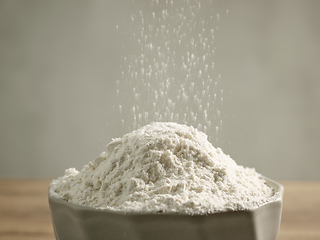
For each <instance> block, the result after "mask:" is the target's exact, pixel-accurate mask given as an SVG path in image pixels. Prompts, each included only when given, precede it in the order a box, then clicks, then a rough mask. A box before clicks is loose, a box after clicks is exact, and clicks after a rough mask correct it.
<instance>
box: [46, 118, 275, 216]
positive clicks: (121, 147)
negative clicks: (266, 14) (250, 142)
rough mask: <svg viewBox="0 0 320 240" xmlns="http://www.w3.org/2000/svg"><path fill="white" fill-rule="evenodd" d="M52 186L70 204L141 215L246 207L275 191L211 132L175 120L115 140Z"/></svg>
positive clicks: (227, 209) (255, 203)
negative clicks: (211, 136) (227, 151)
mask: <svg viewBox="0 0 320 240" xmlns="http://www.w3.org/2000/svg"><path fill="white" fill-rule="evenodd" d="M51 189H52V193H53V194H55V195H56V196H58V197H60V198H62V199H64V200H66V201H68V202H72V203H76V204H80V205H85V206H89V207H94V208H100V209H109V210H114V211H122V212H139V213H159V212H166V213H168V212H170V213H173V212H177V213H186V214H207V213H214V212H221V211H233V210H246V209H251V208H254V207H257V206H259V205H261V204H263V203H265V202H267V201H268V200H269V199H270V198H271V197H272V196H273V194H274V193H273V189H272V188H270V187H268V186H267V185H266V184H265V180H264V179H263V178H262V177H261V175H260V174H258V173H257V172H256V171H255V170H254V169H251V168H245V167H243V166H240V165H237V164H236V163H235V161H234V160H232V159H231V158H230V156H228V155H226V154H224V153H223V152H222V150H221V149H220V148H215V147H213V146H212V145H211V143H209V142H208V140H207V135H206V134H204V133H203V132H200V131H199V130H197V129H195V128H193V127H189V126H186V125H180V124H177V123H173V122H154V123H151V124H150V125H146V126H144V127H141V128H140V129H138V130H136V131H133V132H131V133H128V134H126V135H124V136H123V137H122V138H117V139H114V140H113V141H112V142H111V143H109V144H108V146H107V148H106V151H105V152H103V153H102V154H101V155H100V156H99V157H97V158H96V159H94V160H93V161H92V162H89V164H88V165H85V166H84V167H83V169H82V170H81V171H80V172H79V171H77V170H76V169H75V168H69V169H67V170H66V171H65V175H64V176H62V177H60V178H58V179H56V180H53V181H52V183H51Z"/></svg>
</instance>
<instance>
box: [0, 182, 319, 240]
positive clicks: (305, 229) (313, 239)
mask: <svg viewBox="0 0 320 240" xmlns="http://www.w3.org/2000/svg"><path fill="white" fill-rule="evenodd" d="M49 182H50V180H23V179H0V240H54V239H55V237H54V234H53V229H52V224H51V216H50V209H49V205H48V196H47V189H48V186H49ZM281 184H283V186H284V188H285V194H284V205H283V214H282V220H281V227H280V233H279V237H278V240H320V182H281Z"/></svg>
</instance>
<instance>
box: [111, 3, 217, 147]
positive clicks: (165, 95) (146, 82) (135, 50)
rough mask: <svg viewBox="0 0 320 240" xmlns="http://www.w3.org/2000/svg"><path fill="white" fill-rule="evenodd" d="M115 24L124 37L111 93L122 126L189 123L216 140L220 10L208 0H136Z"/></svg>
mask: <svg viewBox="0 0 320 240" xmlns="http://www.w3.org/2000/svg"><path fill="white" fill-rule="evenodd" d="M139 7H140V8H138V7H137V8H134V9H133V10H132V14H131V15H130V16H128V17H127V18H126V19H124V20H123V21H122V22H120V23H119V24H118V25H117V32H118V34H119V37H121V38H123V39H124V41H123V42H124V45H123V53H122V65H121V70H120V73H119V76H118V79H117V94H118V102H119V111H118V112H119V113H120V115H121V116H120V119H121V122H122V127H123V128H124V129H126V130H128V131H132V130H133V129H137V128H138V127H140V126H144V125H146V124H148V123H150V122H153V121H159V122H177V123H182V124H187V125H192V126H194V127H196V128H198V129H199V130H201V131H204V132H205V133H207V134H208V135H209V140H210V141H211V142H213V143H214V142H216V141H217V140H218V139H217V138H218V134H220V131H221V128H222V118H221V113H220V107H221V104H222V102H223V91H222V90H221V89H220V81H221V75H220V74H218V73H217V70H216V66H215V62H214V58H215V52H216V51H217V49H216V35H217V34H218V31H219V28H218V25H219V21H221V18H222V16H221V15H220V14H219V13H217V12H215V7H214V4H213V3H212V2H211V1H188V0H183V1H158V0H152V1H148V2H145V3H141V2H139Z"/></svg>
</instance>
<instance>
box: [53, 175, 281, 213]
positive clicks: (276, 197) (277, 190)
mask: <svg viewBox="0 0 320 240" xmlns="http://www.w3.org/2000/svg"><path fill="white" fill-rule="evenodd" d="M260 177H261V178H262V179H264V180H265V181H266V184H267V185H268V186H269V187H271V188H272V189H273V192H274V194H273V196H272V197H270V198H269V199H268V200H267V201H266V202H263V203H261V204H259V205H258V206H255V207H253V208H250V209H247V210H236V211H234V210H229V211H218V212H213V213H194V214H192V213H179V212H177V213H175V212H162V213H153V212H141V213H138V212H124V211H120V210H119V211H116V210H111V209H107V208H95V207H89V206H84V205H80V204H76V203H72V202H67V201H65V200H63V199H62V198H60V197H58V196H56V195H57V194H56V193H55V192H54V190H53V187H52V182H53V181H51V183H50V185H49V188H48V200H49V205H50V204H51V203H52V202H55V203H58V204H63V205H65V206H68V207H70V208H72V209H74V210H84V211H91V212H105V213H109V214H116V215H124V216H126V215H130V216H141V215H143V216H155V215H167V216H176V215H178V216H209V215H217V214H222V213H230V212H232V213H235V212H238V213H240V212H242V213H245V212H254V211H256V210H257V209H260V208H261V207H263V206H266V205H270V204H273V203H275V202H280V203H281V204H282V198H283V194H284V187H283V186H282V185H281V184H280V183H278V182H276V181H274V180H272V179H270V178H267V177H265V176H262V175H261V176H260Z"/></svg>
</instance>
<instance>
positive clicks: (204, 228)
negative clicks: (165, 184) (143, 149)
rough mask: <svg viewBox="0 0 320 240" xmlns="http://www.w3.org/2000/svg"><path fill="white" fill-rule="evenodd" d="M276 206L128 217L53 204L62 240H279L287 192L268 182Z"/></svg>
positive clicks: (55, 225) (57, 201)
mask: <svg viewBox="0 0 320 240" xmlns="http://www.w3.org/2000/svg"><path fill="white" fill-rule="evenodd" d="M265 179H266V183H267V185H268V186H270V187H272V188H273V189H274V190H275V195H274V197H273V199H272V201H270V202H268V203H265V204H263V205H262V206H260V207H257V208H254V209H251V210H248V211H229V212H220V213H213V214H208V215H182V214H165V213H161V214H125V213H121V212H112V211H109V210H99V209H95V208H91V207H85V206H80V205H77V204H73V203H69V202H66V201H64V200H62V199H60V198H57V197H55V196H53V194H52V192H51V191H52V190H51V189H50V187H49V205H50V209H51V215H52V222H53V228H54V232H55V236H56V239H57V240H89V239H90V240H102V239H103V240H129V239H130V240H171V239H172V240H235V239H237V240H276V239H277V236H278V231H279V227H280V219H281V211H282V198H283V187H282V186H281V185H280V184H278V183H277V182H275V181H272V180H270V179H268V178H265Z"/></svg>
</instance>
